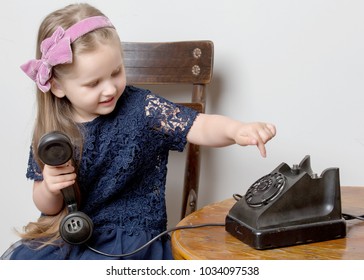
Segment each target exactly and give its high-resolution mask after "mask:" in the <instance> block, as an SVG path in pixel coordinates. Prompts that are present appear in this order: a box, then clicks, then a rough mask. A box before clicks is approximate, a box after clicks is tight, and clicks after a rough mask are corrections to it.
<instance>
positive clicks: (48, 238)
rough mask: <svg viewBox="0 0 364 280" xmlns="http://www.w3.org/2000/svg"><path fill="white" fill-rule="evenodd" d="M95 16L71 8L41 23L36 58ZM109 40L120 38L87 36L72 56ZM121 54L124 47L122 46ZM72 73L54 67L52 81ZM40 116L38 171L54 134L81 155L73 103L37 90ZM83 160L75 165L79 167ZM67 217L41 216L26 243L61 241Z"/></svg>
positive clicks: (105, 31)
mask: <svg viewBox="0 0 364 280" xmlns="http://www.w3.org/2000/svg"><path fill="white" fill-rule="evenodd" d="M92 16H104V14H103V13H101V12H100V11H99V10H98V9H96V8H94V7H93V6H90V5H88V4H72V5H69V6H66V7H65V8H62V9H59V10H56V11H54V12H53V13H51V14H49V15H48V16H47V17H46V18H45V19H44V20H43V22H42V23H41V25H40V27H39V31H38V40H37V50H36V58H37V59H39V58H40V57H41V55H42V54H41V51H40V45H41V42H42V41H43V40H44V39H46V38H48V37H50V36H51V35H52V34H53V32H54V31H55V30H56V29H57V27H59V26H61V27H62V28H63V29H65V30H66V29H67V28H69V27H70V26H72V25H73V24H75V23H77V22H79V21H80V20H82V19H85V18H88V17H92ZM110 40H118V42H120V40H119V37H118V35H117V33H116V31H115V29H113V28H101V29H97V30H94V31H92V32H90V33H87V34H85V35H83V36H82V37H80V38H79V39H77V40H76V41H75V42H73V43H72V45H71V47H72V52H73V55H74V56H77V55H78V54H80V53H84V52H89V51H93V50H94V49H96V48H97V46H98V45H99V44H100V43H105V42H107V41H110ZM120 51H121V46H120ZM70 70H72V64H68V65H57V66H55V67H53V72H52V79H61V78H62V75H64V74H65V73H67V72H68V71H70ZM36 98H37V115H36V120H35V124H34V132H33V139H32V147H33V154H34V158H35V160H36V162H37V163H38V165H39V167H40V168H41V169H43V167H44V164H43V163H42V162H41V161H40V160H39V158H38V156H37V151H38V143H39V140H40V138H41V137H42V136H43V135H44V134H46V133H48V132H51V131H61V132H64V133H65V134H67V135H68V136H69V137H70V139H71V141H72V143H73V145H74V146H75V147H76V148H77V149H78V150H79V151H80V153H79V154H80V155H81V154H82V146H83V137H82V131H80V126H79V125H77V123H76V122H75V121H74V120H73V107H72V104H71V102H70V101H69V100H68V99H67V97H64V98H58V97H56V96H55V95H54V94H53V93H52V92H51V90H50V91H49V92H46V93H43V92H41V91H40V90H39V89H37V96H36ZM79 162H80V159H78V161H77V163H76V166H75V167H76V170H77V165H78V164H79ZM75 191H76V194H77V200H78V201H79V200H80V195H79V188H78V186H77V184H76V185H75ZM66 214H67V211H66V209H65V208H63V210H62V211H61V212H60V213H59V214H58V215H56V216H41V217H40V218H39V219H38V221H37V222H30V223H29V224H28V225H26V226H25V227H24V232H22V233H20V236H21V237H22V238H23V239H28V240H29V239H34V238H41V239H42V240H45V241H44V243H43V245H42V246H44V245H46V244H50V243H53V242H54V241H55V240H57V239H59V237H60V235H59V224H60V221H61V220H62V218H63V217H64V216H65V215H66Z"/></svg>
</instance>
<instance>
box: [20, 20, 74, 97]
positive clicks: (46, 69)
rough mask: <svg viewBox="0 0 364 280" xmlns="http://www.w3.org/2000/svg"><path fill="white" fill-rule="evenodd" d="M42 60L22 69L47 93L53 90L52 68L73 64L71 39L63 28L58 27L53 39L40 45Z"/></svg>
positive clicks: (32, 62) (35, 60)
mask: <svg viewBox="0 0 364 280" xmlns="http://www.w3.org/2000/svg"><path fill="white" fill-rule="evenodd" d="M40 50H41V52H42V57H41V59H32V60H30V61H29V62H28V63H25V64H23V65H22V66H21V69H22V70H23V71H24V72H25V73H26V74H27V75H28V76H29V77H30V78H31V79H32V80H33V81H35V82H36V84H37V86H38V88H39V89H40V90H41V91H43V92H47V91H49V90H50V88H51V84H50V82H49V80H50V79H51V77H52V67H53V66H55V65H58V64H66V63H72V49H71V38H70V37H69V36H65V31H64V29H63V28H62V27H58V28H57V30H56V31H55V32H54V33H53V34H52V36H51V37H49V38H47V39H45V40H44V41H43V42H42V44H41V45H40Z"/></svg>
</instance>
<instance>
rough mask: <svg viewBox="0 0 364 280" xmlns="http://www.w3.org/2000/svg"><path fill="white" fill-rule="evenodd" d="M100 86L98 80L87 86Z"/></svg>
mask: <svg viewBox="0 0 364 280" xmlns="http://www.w3.org/2000/svg"><path fill="white" fill-rule="evenodd" d="M98 84H99V81H98V80H97V81H94V82H92V83H89V84H88V85H87V86H88V87H96V86H97V85H98Z"/></svg>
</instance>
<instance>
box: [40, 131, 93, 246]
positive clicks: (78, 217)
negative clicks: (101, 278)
mask: <svg viewBox="0 0 364 280" xmlns="http://www.w3.org/2000/svg"><path fill="white" fill-rule="evenodd" d="M38 156H39V158H40V160H41V161H42V162H43V163H44V164H47V165H51V166H58V165H62V164H65V163H66V162H68V161H69V160H70V159H72V156H73V146H72V143H71V140H70V139H69V137H68V136H67V135H65V134H64V133H62V132H59V131H53V132H50V133H48V134H45V135H43V136H42V137H41V139H40V140H39V145H38ZM61 192H62V194H63V198H64V201H65V203H66V206H67V209H68V215H66V216H65V217H64V218H63V219H62V221H61V223H60V228H59V232H60V235H61V237H62V239H63V240H64V241H65V242H67V243H69V244H74V245H78V244H83V243H85V242H87V241H88V240H89V239H90V237H91V235H92V232H93V223H92V220H91V219H90V217H89V216H87V215H86V214H85V213H83V212H80V211H78V210H77V202H76V195H75V190H74V187H73V186H70V187H67V188H64V189H62V190H61Z"/></svg>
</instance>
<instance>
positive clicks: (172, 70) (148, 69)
mask: <svg viewBox="0 0 364 280" xmlns="http://www.w3.org/2000/svg"><path fill="white" fill-rule="evenodd" d="M122 45H123V50H124V64H125V71H126V77H127V82H128V84H130V85H163V84H164V85H167V84H191V85H192V89H191V93H190V94H191V99H190V100H191V101H190V102H186V103H180V104H182V105H185V106H189V107H192V108H194V109H195V110H197V111H199V112H201V113H204V112H205V104H206V100H205V95H206V85H207V84H208V83H209V82H210V81H211V78H212V70H213V57H214V52H213V51H214V50H213V47H214V46H213V43H212V42H211V41H182V42H162V43H161V42H123V43H122ZM199 175H200V147H199V146H197V145H193V144H188V147H187V155H186V167H185V178H184V190H183V197H182V211H181V218H183V217H185V216H186V215H188V214H190V213H191V212H193V211H195V210H196V206H197V197H198V187H199Z"/></svg>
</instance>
